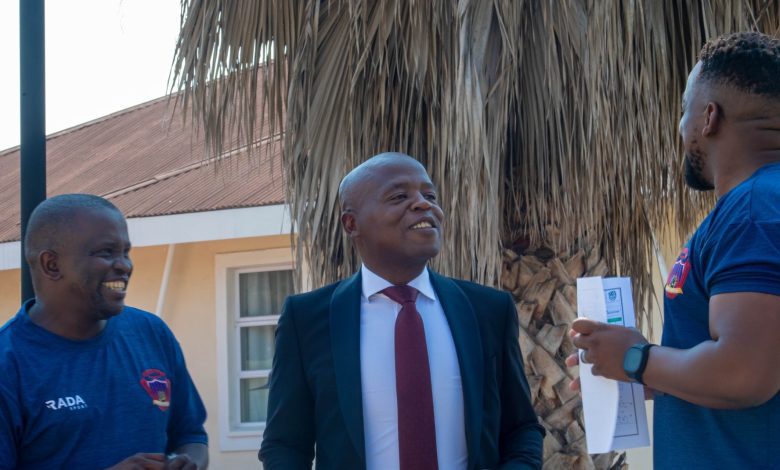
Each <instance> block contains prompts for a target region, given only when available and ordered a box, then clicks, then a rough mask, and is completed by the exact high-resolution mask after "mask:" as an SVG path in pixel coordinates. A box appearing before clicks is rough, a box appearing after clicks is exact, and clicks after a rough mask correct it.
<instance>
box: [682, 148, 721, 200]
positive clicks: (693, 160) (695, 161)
mask: <svg viewBox="0 0 780 470" xmlns="http://www.w3.org/2000/svg"><path fill="white" fill-rule="evenodd" d="M685 184H686V185H688V187H689V188H691V189H693V190H696V191H712V190H713V189H715V186H713V184H712V183H710V182H709V181H707V180H705V179H704V175H703V174H702V156H701V155H700V154H694V153H687V154H685Z"/></svg>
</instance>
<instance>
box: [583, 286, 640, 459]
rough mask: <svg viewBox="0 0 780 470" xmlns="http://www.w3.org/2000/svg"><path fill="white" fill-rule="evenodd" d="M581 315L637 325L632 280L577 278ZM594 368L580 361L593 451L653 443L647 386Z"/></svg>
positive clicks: (584, 401) (584, 404) (615, 322)
mask: <svg viewBox="0 0 780 470" xmlns="http://www.w3.org/2000/svg"><path fill="white" fill-rule="evenodd" d="M577 315H578V316H579V317H581V318H582V317H587V318H589V319H591V320H595V321H599V322H602V323H609V324H611V325H621V326H626V327H633V326H635V325H636V324H635V321H634V302H633V300H632V295H631V279H630V278H627V277H613V278H601V277H584V278H579V279H577ZM592 368H593V366H592V365H590V364H580V382H581V384H582V406H583V415H584V419H585V436H586V437H585V439H586V442H587V444H588V453H591V454H601V453H604V452H609V451H611V450H619V449H629V448H633V447H644V446H649V445H650V433H649V432H648V429H647V414H646V412H645V395H644V387H643V386H642V385H641V384H632V383H628V382H618V381H616V380H611V379H606V378H604V377H597V376H594V375H593V373H592V372H591V369H592Z"/></svg>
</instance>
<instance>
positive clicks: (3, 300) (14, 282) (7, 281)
mask: <svg viewBox="0 0 780 470" xmlns="http://www.w3.org/2000/svg"><path fill="white" fill-rule="evenodd" d="M20 276H21V274H20V270H19V269H8V270H6V271H0V325H4V324H5V322H7V321H8V320H10V319H11V317H13V316H14V315H16V312H17V311H18V310H19V305H20V304H21V301H20V296H21V294H22V282H21V281H20V280H19V279H20Z"/></svg>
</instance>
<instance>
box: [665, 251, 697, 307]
mask: <svg viewBox="0 0 780 470" xmlns="http://www.w3.org/2000/svg"><path fill="white" fill-rule="evenodd" d="M690 270H691V261H690V256H689V253H688V248H687V247H685V248H683V249H682V251H681V252H680V256H678V257H677V261H675V262H674V266H672V270H671V271H669V277H668V278H667V279H666V287H665V288H664V290H665V291H666V298H667V299H674V298H675V297H677V296H678V295H680V294H682V293H683V285H684V284H685V279H687V278H688V272H689V271H690Z"/></svg>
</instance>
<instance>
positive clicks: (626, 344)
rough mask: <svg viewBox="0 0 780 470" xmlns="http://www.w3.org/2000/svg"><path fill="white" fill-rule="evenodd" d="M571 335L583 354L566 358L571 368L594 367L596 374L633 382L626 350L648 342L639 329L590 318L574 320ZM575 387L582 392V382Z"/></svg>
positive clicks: (573, 385)
mask: <svg viewBox="0 0 780 470" xmlns="http://www.w3.org/2000/svg"><path fill="white" fill-rule="evenodd" d="M569 335H570V336H571V338H572V342H573V343H574V346H576V347H577V348H578V349H580V350H581V351H580V354H572V355H571V356H569V357H568V358H566V365H567V366H569V367H574V366H577V365H579V364H580V363H586V364H591V365H592V366H593V367H592V369H591V370H592V373H593V375H600V376H603V377H606V378H608V379H614V380H620V381H624V382H627V381H629V378H628V376H626V373H625V371H624V370H623V357H624V356H625V354H626V351H627V350H628V348H630V347H631V346H633V345H634V344H637V343H646V342H647V340H646V339H645V337H644V336H642V334H641V333H640V332H639V331H638V330H636V329H635V328H626V327H623V326H616V325H608V324H606V323H601V322H597V321H593V320H590V319H587V318H578V319H577V320H574V323H572V329H571V331H570V332H569ZM572 388H573V389H575V390H576V389H579V380H575V381H574V382H572Z"/></svg>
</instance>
